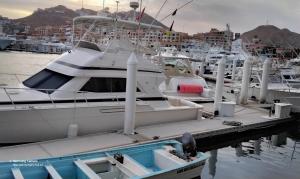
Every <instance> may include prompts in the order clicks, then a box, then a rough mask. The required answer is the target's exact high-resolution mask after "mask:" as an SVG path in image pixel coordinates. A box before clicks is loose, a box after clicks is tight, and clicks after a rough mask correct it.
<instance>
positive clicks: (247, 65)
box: [240, 59, 251, 104]
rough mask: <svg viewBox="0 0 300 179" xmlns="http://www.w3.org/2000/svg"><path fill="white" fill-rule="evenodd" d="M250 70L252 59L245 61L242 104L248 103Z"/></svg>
mask: <svg viewBox="0 0 300 179" xmlns="http://www.w3.org/2000/svg"><path fill="white" fill-rule="evenodd" d="M250 71H251V60H250V59H247V60H246V61H245V62H244V66H243V77H242V89H241V96H240V104H247V100H248V87H249V78H250Z"/></svg>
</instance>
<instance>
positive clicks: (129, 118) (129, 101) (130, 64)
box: [124, 52, 138, 135]
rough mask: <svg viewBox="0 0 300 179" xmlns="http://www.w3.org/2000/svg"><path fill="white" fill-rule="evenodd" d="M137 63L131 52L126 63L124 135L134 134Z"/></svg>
mask: <svg viewBox="0 0 300 179" xmlns="http://www.w3.org/2000/svg"><path fill="white" fill-rule="evenodd" d="M137 63H138V60H137V58H136V55H135V53H134V52H132V53H131V55H130V57H129V58H128V61H127V79H126V101H125V121H124V133H125V134H127V135H132V134H134V128H135V111H136V83H137V81H136V80H137V77H136V75H137Z"/></svg>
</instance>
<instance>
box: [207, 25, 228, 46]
mask: <svg viewBox="0 0 300 179" xmlns="http://www.w3.org/2000/svg"><path fill="white" fill-rule="evenodd" d="M203 36H204V41H205V42H206V43H208V44H210V45H211V46H218V47H223V48H224V49H228V50H230V49H231V43H232V41H233V32H231V31H230V30H226V31H219V30H218V29H216V28H212V29H211V30H210V32H207V33H204V34H203Z"/></svg>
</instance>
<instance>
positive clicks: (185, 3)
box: [160, 0, 194, 21]
mask: <svg viewBox="0 0 300 179" xmlns="http://www.w3.org/2000/svg"><path fill="white" fill-rule="evenodd" d="M193 1H194V0H191V1H189V2H187V3H185V4H183V5H182V6H180V7H179V8H177V11H179V10H180V9H182V8H184V7H185V6H186V5H188V4H190V3H191V2H193ZM172 14H173V12H172V13H170V14H168V15H167V16H166V17H164V18H162V19H161V20H160V21H164V20H165V19H167V18H168V17H170V16H171V15H172Z"/></svg>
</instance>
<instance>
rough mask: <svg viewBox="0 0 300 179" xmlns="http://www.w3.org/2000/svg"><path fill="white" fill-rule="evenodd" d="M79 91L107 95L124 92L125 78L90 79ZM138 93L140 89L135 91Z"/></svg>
mask: <svg viewBox="0 0 300 179" xmlns="http://www.w3.org/2000/svg"><path fill="white" fill-rule="evenodd" d="M80 91H87V92H95V93H107V92H126V78H100V77H92V78H90V80H89V81H88V82H87V83H86V84H85V85H84V86H83V87H82V88H81V89H80ZM136 91H137V92H140V89H139V88H137V89H136Z"/></svg>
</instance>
